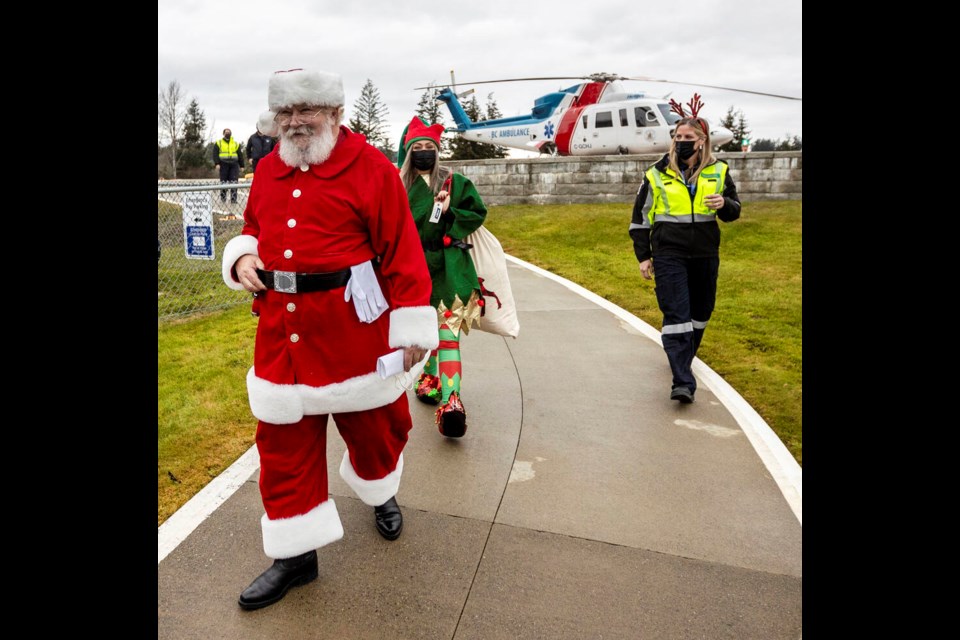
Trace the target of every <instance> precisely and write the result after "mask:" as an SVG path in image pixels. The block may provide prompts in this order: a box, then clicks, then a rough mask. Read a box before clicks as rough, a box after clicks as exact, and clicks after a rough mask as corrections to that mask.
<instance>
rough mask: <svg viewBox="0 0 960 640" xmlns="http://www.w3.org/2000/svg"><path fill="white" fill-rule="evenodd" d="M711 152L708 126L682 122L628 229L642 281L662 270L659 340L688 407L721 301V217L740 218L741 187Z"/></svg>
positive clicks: (676, 390) (674, 391) (675, 391)
mask: <svg viewBox="0 0 960 640" xmlns="http://www.w3.org/2000/svg"><path fill="white" fill-rule="evenodd" d="M711 148H712V147H711V144H710V127H709V125H708V124H707V122H706V120H704V119H703V118H697V117H684V118H681V119H680V120H679V121H677V123H676V131H675V133H674V136H673V141H672V143H671V144H670V151H669V152H668V153H667V154H666V155H664V156H663V158H661V159H660V161H659V162H657V163H656V164H655V165H653V166H652V167H650V168H649V169H648V170H647V171H646V173H645V174H644V176H643V182H642V183H641V184H640V189H639V190H638V191H637V198H636V201H635V202H634V205H633V219H632V220H631V222H630V230H629V233H630V237H631V238H632V239H633V250H634V253H635V254H636V256H637V261H638V262H639V263H640V275H642V276H643V277H644V278H645V279H646V280H650V279H651V278H652V277H653V276H654V267H656V281H655V287H654V293H655V295H656V296H657V304H658V305H659V307H660V311H661V312H662V313H663V328H662V329H661V332H660V334H661V335H660V341H661V342H662V344H663V350H664V351H665V352H666V354H667V361H668V362H669V364H670V370H671V372H672V373H673V384H672V386H671V389H670V399H671V400H677V401H679V402H681V403H683V404H689V403H691V402H693V397H694V394H695V393H696V391H697V380H696V378H695V377H694V375H693V371H692V366H693V359H694V357H696V355H697V350H698V348H699V347H700V341H701V340H702V339H703V332H704V330H705V329H706V327H707V321H708V320H709V319H710V316H711V315H712V314H713V308H714V304H715V302H716V297H717V275H718V273H719V269H720V225H719V224H718V223H717V219H718V218H719V219H720V220H723V221H724V222H732V221H734V220H736V219H737V218H739V217H740V197H739V196H738V195H737V187H736V185H735V184H734V183H733V179H732V178H731V177H730V171H729V168H728V167H727V164H726V163H725V162H723V161H722V160H717V159H716V158H714V156H713V153H712V152H711Z"/></svg>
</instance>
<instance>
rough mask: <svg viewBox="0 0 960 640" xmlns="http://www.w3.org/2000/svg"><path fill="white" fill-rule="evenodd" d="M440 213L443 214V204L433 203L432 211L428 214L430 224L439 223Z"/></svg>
mask: <svg viewBox="0 0 960 640" xmlns="http://www.w3.org/2000/svg"><path fill="white" fill-rule="evenodd" d="M441 213H443V203H442V202H440V201H439V200H438V201H436V202H434V203H433V211H431V212H430V222H440V214H441Z"/></svg>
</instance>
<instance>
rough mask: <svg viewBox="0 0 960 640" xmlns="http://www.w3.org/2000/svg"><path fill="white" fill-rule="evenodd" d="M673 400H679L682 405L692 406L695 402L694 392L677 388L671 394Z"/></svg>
mask: <svg viewBox="0 0 960 640" xmlns="http://www.w3.org/2000/svg"><path fill="white" fill-rule="evenodd" d="M670 399H671V400H679V401H680V402H681V404H690V403H691V402H693V391H690V389H688V388H687V387H677V388H675V389H674V390H673V391H671V392H670Z"/></svg>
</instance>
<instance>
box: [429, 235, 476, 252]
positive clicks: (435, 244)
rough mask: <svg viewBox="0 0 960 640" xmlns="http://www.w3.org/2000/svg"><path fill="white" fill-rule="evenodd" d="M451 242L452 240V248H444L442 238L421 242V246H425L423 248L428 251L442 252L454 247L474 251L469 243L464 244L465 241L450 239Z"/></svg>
mask: <svg viewBox="0 0 960 640" xmlns="http://www.w3.org/2000/svg"><path fill="white" fill-rule="evenodd" d="M450 240H451V242H450V247H446V246H444V244H443V238H440V239H439V240H421V241H420V244H421V245H423V248H424V249H426V250H427V251H440V249H447V248H452V247H456V248H457V249H463V250H464V251H467V250H469V249H473V245H472V244H470V243H469V242H464V241H463V240H454V239H453V238H450Z"/></svg>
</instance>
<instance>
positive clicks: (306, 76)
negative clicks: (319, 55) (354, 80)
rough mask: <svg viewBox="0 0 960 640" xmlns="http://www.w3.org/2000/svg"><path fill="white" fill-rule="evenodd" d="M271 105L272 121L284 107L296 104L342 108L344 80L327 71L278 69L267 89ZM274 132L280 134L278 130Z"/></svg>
mask: <svg viewBox="0 0 960 640" xmlns="http://www.w3.org/2000/svg"><path fill="white" fill-rule="evenodd" d="M267 105H268V106H269V107H270V111H269V112H267V113H270V114H271V115H270V119H271V120H272V119H273V118H274V117H275V116H276V115H277V112H278V111H280V110H281V109H284V108H286V107H293V106H295V105H309V106H311V107H342V106H343V80H342V79H341V78H340V76H338V75H337V74H335V73H328V72H327V71H306V70H304V69H288V70H287V71H275V72H274V74H273V75H272V76H270V84H269V86H268V89H267ZM264 115H265V114H261V115H260V121H261V122H263V118H264ZM263 133H264V134H267V132H266V131H263ZM267 135H271V134H267ZM273 135H276V133H274V134H273Z"/></svg>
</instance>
